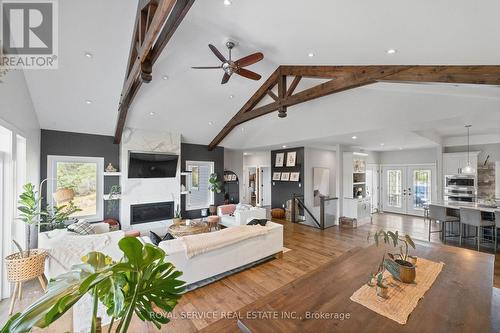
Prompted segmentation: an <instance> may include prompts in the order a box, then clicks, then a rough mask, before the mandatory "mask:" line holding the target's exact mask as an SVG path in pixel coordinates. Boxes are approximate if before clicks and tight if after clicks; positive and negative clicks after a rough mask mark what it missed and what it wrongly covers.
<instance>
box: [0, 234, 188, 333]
mask: <svg viewBox="0 0 500 333" xmlns="http://www.w3.org/2000/svg"><path fill="white" fill-rule="evenodd" d="M118 245H119V247H120V249H121V251H122V252H123V254H124V256H123V259H122V260H121V261H120V262H118V263H114V262H113V261H112V259H111V258H110V257H108V256H106V255H104V254H103V253H100V252H91V253H89V254H88V255H87V256H85V257H83V258H82V261H83V263H82V264H79V265H75V266H73V269H72V271H70V272H68V273H65V274H62V275H60V276H58V277H57V278H55V279H54V280H51V281H50V283H49V289H48V292H47V293H46V294H45V295H43V296H42V297H41V298H40V299H39V300H38V301H36V302H35V303H33V304H32V305H30V306H29V307H28V308H27V309H26V310H24V312H22V313H17V314H15V315H14V316H12V317H11V318H10V319H9V320H8V321H7V323H6V324H5V326H4V327H3V328H2V330H1V331H0V332H1V333H23V332H29V331H31V329H32V328H33V327H40V328H44V327H47V326H49V325H50V324H52V323H53V322H55V321H56V320H57V319H59V318H60V317H61V316H62V315H63V314H64V313H66V312H67V311H68V310H69V309H71V307H72V306H73V305H74V304H75V303H76V302H78V300H79V299H81V298H82V297H83V296H84V295H85V294H87V293H89V294H90V295H91V296H92V299H93V307H92V309H93V310H92V313H91V316H89V320H91V332H97V331H98V330H99V331H100V327H99V325H100V320H98V318H97V307H98V304H99V301H100V302H101V303H102V304H103V305H104V306H105V308H106V310H107V313H108V315H110V316H111V317H112V321H111V324H110V327H109V332H111V329H112V327H113V324H114V323H115V321H119V322H118V326H117V327H116V332H119V333H124V332H127V329H128V327H129V325H130V322H131V320H132V317H133V315H134V314H135V315H137V317H139V318H140V319H141V320H143V321H149V322H152V323H153V324H154V325H155V326H156V327H157V328H161V325H162V324H166V323H168V322H169V319H168V318H167V316H166V314H167V313H168V312H171V311H172V310H173V309H174V307H175V306H176V305H177V302H178V300H179V299H180V298H181V294H182V292H183V291H184V282H183V281H181V280H178V277H179V276H181V275H182V273H181V272H179V271H177V270H175V267H174V266H173V265H172V264H171V263H168V262H165V252H164V251H163V250H162V249H160V248H158V247H156V246H154V245H151V244H145V245H144V244H142V243H141V242H140V241H139V240H138V239H136V238H134V237H125V238H123V239H121V240H120V241H119V243H118Z"/></svg>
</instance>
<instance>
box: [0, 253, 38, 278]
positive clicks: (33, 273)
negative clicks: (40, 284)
mask: <svg viewBox="0 0 500 333" xmlns="http://www.w3.org/2000/svg"><path fill="white" fill-rule="evenodd" d="M24 253H26V252H24ZM46 257H47V251H45V250H40V249H37V250H30V256H29V257H26V258H23V257H22V254H21V252H17V253H14V254H11V255H9V256H7V257H5V264H6V266H7V279H8V280H9V282H22V281H27V280H31V279H34V278H36V277H37V276H40V275H42V274H43V272H44V270H45V258H46Z"/></svg>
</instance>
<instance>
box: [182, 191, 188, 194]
mask: <svg viewBox="0 0 500 333" xmlns="http://www.w3.org/2000/svg"><path fill="white" fill-rule="evenodd" d="M186 194H189V191H182V192H181V195H186Z"/></svg>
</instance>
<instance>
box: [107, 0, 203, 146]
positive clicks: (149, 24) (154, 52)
mask: <svg viewBox="0 0 500 333" xmlns="http://www.w3.org/2000/svg"><path fill="white" fill-rule="evenodd" d="M194 1H195V0H177V1H176V0H152V1H151V0H150V1H146V0H141V1H140V2H139V4H138V9H137V14H136V20H135V28H134V33H133V35H132V44H131V47H130V54H129V60H128V65H127V74H126V79H125V82H124V84H123V89H122V93H121V96H120V103H119V109H118V110H119V115H118V121H117V124H116V128H115V139H114V142H115V143H117V144H118V143H120V142H121V137H122V133H123V129H124V127H125V123H126V118H127V114H128V109H129V107H130V105H131V104H132V101H133V100H134V97H135V96H136V95H137V92H138V91H139V88H140V87H141V85H142V83H148V82H150V81H151V80H152V78H153V76H152V70H153V65H154V63H155V62H156V60H158V58H159V56H160V54H161V52H162V51H163V49H164V48H165V46H166V45H167V43H168V41H169V40H170V38H171V37H172V36H173V34H174V33H175V31H176V29H177V27H178V26H179V25H180V23H181V22H182V20H183V19H184V17H185V16H186V14H187V12H188V11H189V9H190V8H191V5H192V4H193V3H194Z"/></svg>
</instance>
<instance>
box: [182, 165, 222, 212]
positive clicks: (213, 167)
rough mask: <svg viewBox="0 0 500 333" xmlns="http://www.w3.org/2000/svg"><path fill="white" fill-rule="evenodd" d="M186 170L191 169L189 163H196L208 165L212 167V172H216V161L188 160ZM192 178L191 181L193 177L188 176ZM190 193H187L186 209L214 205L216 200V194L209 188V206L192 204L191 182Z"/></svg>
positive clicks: (197, 208) (191, 209)
mask: <svg viewBox="0 0 500 333" xmlns="http://www.w3.org/2000/svg"><path fill="white" fill-rule="evenodd" d="M185 163H186V171H190V169H188V165H189V164H195V165H206V166H208V167H209V168H210V174H212V173H214V172H215V162H213V161H193V160H187V161H186V162H185ZM188 178H189V179H190V181H191V180H192V177H188ZM188 188H189V193H188V194H187V195H186V209H185V210H186V211H193V210H200V209H205V208H209V207H208V206H210V205H213V204H214V202H215V194H214V192H212V191H210V190H208V193H209V196H210V198H209V201H210V202H209V204H208V206H206V207H205V206H203V205H198V206H192V205H190V203H189V201H190V195H191V189H192V186H191V184H189V187H188Z"/></svg>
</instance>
